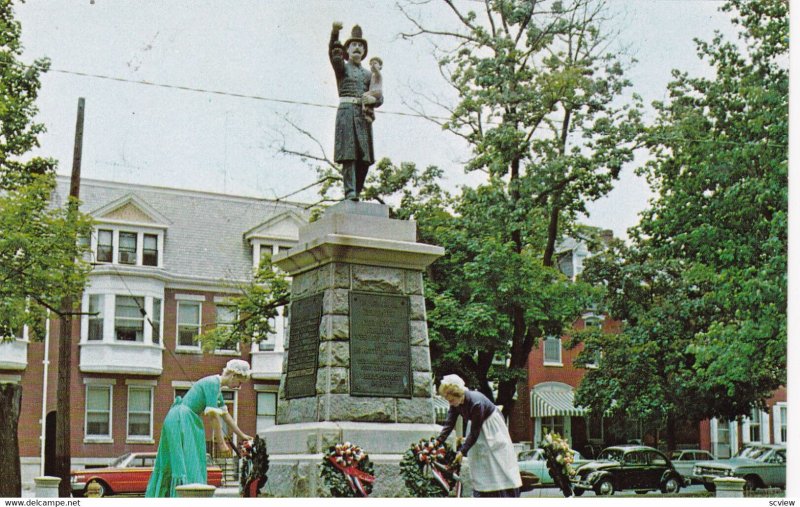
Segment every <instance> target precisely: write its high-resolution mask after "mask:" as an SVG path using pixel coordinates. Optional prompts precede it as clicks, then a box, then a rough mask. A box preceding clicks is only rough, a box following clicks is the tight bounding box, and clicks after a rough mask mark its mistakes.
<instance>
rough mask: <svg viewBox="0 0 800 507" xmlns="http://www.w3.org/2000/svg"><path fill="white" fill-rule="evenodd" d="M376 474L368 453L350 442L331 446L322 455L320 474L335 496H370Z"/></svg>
mask: <svg viewBox="0 0 800 507" xmlns="http://www.w3.org/2000/svg"><path fill="white" fill-rule="evenodd" d="M374 474H375V467H374V466H373V465H372V462H371V461H370V460H369V456H368V455H367V453H366V452H364V450H363V449H361V448H360V447H358V446H357V445H353V444H351V443H350V442H345V443H343V444H336V445H334V446H331V447H330V448H329V449H328V451H327V452H326V453H325V455H324V456H323V457H322V469H321V470H320V475H321V476H322V480H323V481H324V482H325V485H326V486H327V487H328V489H329V490H330V492H331V495H333V496H335V497H356V496H361V497H365V496H369V494H370V493H371V492H372V483H373V482H375V475H374Z"/></svg>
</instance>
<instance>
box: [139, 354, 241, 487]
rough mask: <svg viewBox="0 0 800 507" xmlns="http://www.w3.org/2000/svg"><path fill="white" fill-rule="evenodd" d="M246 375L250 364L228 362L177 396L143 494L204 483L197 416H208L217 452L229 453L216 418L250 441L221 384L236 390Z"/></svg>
mask: <svg viewBox="0 0 800 507" xmlns="http://www.w3.org/2000/svg"><path fill="white" fill-rule="evenodd" d="M249 377H250V365H249V364H247V362H246V361H242V360H241V359H232V360H230V361H228V364H227V365H226V366H225V369H223V370H222V375H211V376H208V377H204V378H201V379H200V380H198V381H197V382H195V384H194V385H193V386H192V388H191V389H189V392H187V393H186V395H185V396H184V397H183V398H181V397H180V396H177V397H176V398H175V402H174V403H173V404H172V408H170V409H169V413H167V417H166V418H165V419H164V426H163V427H162V428H161V440H160V441H159V443H158V456H156V462H155V466H154V467H153V473H152V475H151V476H150V482H149V483H148V484H147V491H146V492H145V495H144V496H146V497H174V496H175V487H176V486H180V485H182V484H206V483H207V480H208V477H207V469H206V434H205V429H204V427H203V421H202V419H201V418H200V416H201V415H210V416H211V418H212V427H213V431H214V441H215V442H216V444H215V445H216V446H217V451H218V452H219V453H221V454H230V449H229V448H228V444H226V443H225V439H224V435H223V433H222V425H221V424H220V419H222V420H223V421H225V423H226V424H227V425H228V426H229V427H230V428H231V430H232V431H233V432H234V433H236V434H237V435H238V436H239V438H241V439H242V440H250V439H251V437H250V436H249V435H246V434H245V433H244V432H242V430H240V429H239V426H237V424H236V421H234V420H233V417H231V415H230V414H229V413H228V410H227V408H226V407H225V402H224V401H223V399H222V387H228V388H231V389H237V388H239V386H241V384H242V382H245V381H246V380H247V379H248V378H249Z"/></svg>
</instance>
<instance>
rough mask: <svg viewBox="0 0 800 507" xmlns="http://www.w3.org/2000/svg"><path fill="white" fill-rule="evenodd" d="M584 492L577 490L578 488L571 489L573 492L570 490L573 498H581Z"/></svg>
mask: <svg viewBox="0 0 800 507" xmlns="http://www.w3.org/2000/svg"><path fill="white" fill-rule="evenodd" d="M585 492H586V490H585V489H578V488H575V489H573V490H572V494H573V495H575V496H581V495H583V494H584V493H585Z"/></svg>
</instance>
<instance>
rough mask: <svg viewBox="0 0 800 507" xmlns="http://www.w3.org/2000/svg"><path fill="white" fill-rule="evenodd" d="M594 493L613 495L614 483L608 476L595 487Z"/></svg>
mask: <svg viewBox="0 0 800 507" xmlns="http://www.w3.org/2000/svg"><path fill="white" fill-rule="evenodd" d="M594 493H595V494H596V495H597V496H611V495H613V494H614V483H613V482H611V479H609V478H607V477H606V478H605V479H601V480H600V482H598V483H597V485H596V486H595V487H594Z"/></svg>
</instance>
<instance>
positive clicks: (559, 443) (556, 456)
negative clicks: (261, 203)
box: [541, 433, 575, 497]
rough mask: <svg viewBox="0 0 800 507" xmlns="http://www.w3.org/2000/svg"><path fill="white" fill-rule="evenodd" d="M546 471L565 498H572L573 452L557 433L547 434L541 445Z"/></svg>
mask: <svg viewBox="0 0 800 507" xmlns="http://www.w3.org/2000/svg"><path fill="white" fill-rule="evenodd" d="M541 447H542V450H543V451H544V458H545V462H546V464H547V471H548V472H550V477H552V478H553V482H555V484H556V486H558V488H559V489H561V493H562V494H563V495H564V496H565V497H569V496H572V494H573V492H572V485H571V483H570V478H571V477H572V476H573V475H575V469H574V468H573V467H572V463H573V462H574V461H575V457H574V456H575V451H573V450H572V449H570V448H569V443H568V442H567V441H566V440H564V439H563V438H561V436H559V434H558V433H548V434H547V435H545V436H544V438H543V439H542V443H541Z"/></svg>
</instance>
